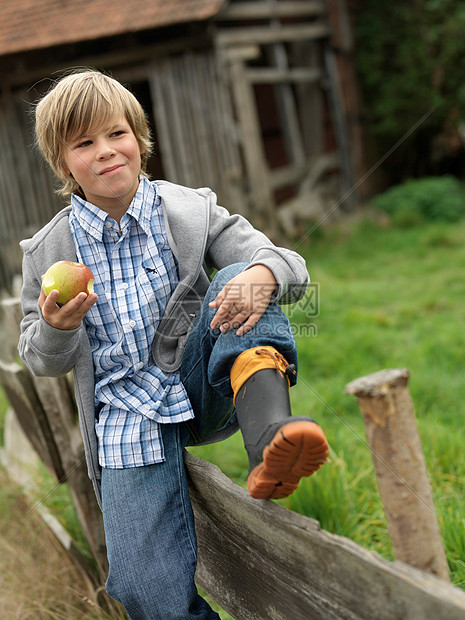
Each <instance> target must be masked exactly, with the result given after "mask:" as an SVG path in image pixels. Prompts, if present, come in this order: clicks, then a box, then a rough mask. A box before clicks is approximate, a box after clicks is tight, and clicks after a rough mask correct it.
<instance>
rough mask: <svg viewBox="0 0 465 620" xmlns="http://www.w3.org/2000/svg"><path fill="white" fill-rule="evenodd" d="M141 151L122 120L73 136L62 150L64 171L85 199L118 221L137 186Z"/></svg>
mask: <svg viewBox="0 0 465 620" xmlns="http://www.w3.org/2000/svg"><path fill="white" fill-rule="evenodd" d="M140 156H141V148H140V146H139V144H138V142H137V139H136V137H135V135H134V133H133V131H132V129H131V127H130V125H129V123H128V122H127V120H126V119H125V118H124V117H123V118H120V119H116V122H111V123H110V124H108V125H105V126H103V127H101V128H99V129H97V130H96V131H93V132H89V133H88V134H85V135H78V136H74V137H73V138H72V139H71V141H70V142H69V144H68V147H67V148H66V151H65V162H66V171H67V173H68V174H72V175H73V177H74V179H75V181H76V182H77V183H78V184H79V185H80V186H81V189H82V191H83V192H84V194H85V197H86V200H88V201H89V202H91V203H92V204H95V205H97V206H98V207H100V208H101V209H103V210H104V211H107V212H108V213H109V214H110V215H111V216H112V217H113V218H114V219H116V220H117V221H119V220H120V219H121V217H122V216H123V215H124V213H125V212H126V210H127V208H128V207H129V205H130V204H131V200H132V199H133V198H134V195H135V193H136V191H137V187H138V185H139V172H140V168H141V157H140Z"/></svg>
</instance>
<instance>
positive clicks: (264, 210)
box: [230, 59, 276, 236]
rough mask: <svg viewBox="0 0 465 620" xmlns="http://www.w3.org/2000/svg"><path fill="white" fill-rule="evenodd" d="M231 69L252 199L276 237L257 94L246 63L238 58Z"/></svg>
mask: <svg viewBox="0 0 465 620" xmlns="http://www.w3.org/2000/svg"><path fill="white" fill-rule="evenodd" d="M230 67H231V77H232V84H231V85H232V88H233V96H234V102H235V107H236V112H237V116H238V119H239V124H240V129H241V138H242V149H243V153H244V159H245V165H246V172H247V177H248V181H249V187H250V196H251V199H252V204H253V209H254V212H255V213H256V217H255V221H256V224H257V225H258V226H261V227H262V230H264V231H266V232H267V233H268V234H269V235H271V236H273V233H274V232H275V230H276V220H275V214H274V211H273V206H274V200H273V196H272V193H271V187H270V183H269V177H268V169H267V165H266V160H265V152H264V147H263V141H262V138H261V134H260V121H259V119H258V114H257V108H256V104H255V99H254V93H253V90H252V87H251V85H250V83H249V82H248V81H247V77H246V75H245V67H244V63H243V62H242V61H240V60H237V59H234V60H231V63H230Z"/></svg>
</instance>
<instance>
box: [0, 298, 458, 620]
mask: <svg viewBox="0 0 465 620" xmlns="http://www.w3.org/2000/svg"><path fill="white" fill-rule="evenodd" d="M3 310H4V314H5V316H4V324H3V327H2V341H3V344H4V345H5V344H6V339H7V336H9V337H10V338H11V342H10V346H9V347H8V346H5V353H4V354H3V357H4V358H5V357H8V355H10V358H9V359H5V361H1V362H0V383H1V385H2V386H3V388H4V389H5V392H6V393H7V395H8V398H9V400H10V403H11V406H12V409H13V410H14V414H15V416H16V418H17V420H18V422H19V424H20V425H21V427H22V429H23V431H24V433H25V434H26V435H27V437H28V438H29V440H30V442H31V443H32V445H33V446H34V449H35V450H36V451H37V453H38V454H39V456H40V458H41V459H42V460H43V462H44V463H46V464H47V466H48V468H49V470H50V471H52V473H54V475H55V477H56V479H57V480H58V481H59V482H63V481H66V482H67V483H68V484H69V487H70V490H71V495H72V497H73V501H74V503H75V506H76V511H77V514H78V516H79V519H80V522H81V524H82V527H83V531H84V534H85V536H86V538H87V540H88V543H89V548H90V549H91V551H92V554H93V556H94V558H95V560H96V565H97V570H95V569H93V568H92V567H91V566H90V564H89V563H88V562H86V561H85V560H84V561H83V558H82V557H81V556H80V554H79V552H77V550H76V549H75V547H74V546H73V545H70V544H69V540H67V541H66V542H65V546H67V550H68V551H69V552H70V553H71V557H72V558H73V560H74V561H75V562H76V563H77V565H78V566H79V568H80V569H81V570H82V571H84V572H85V573H86V574H87V576H88V579H89V582H91V583H92V584H93V587H94V590H95V591H97V590H98V589H99V587H100V586H101V584H102V583H103V580H104V579H105V574H106V556H105V545H104V537H103V528H102V523H101V515H100V512H99V509H98V507H97V504H96V500H95V497H94V495H93V491H92V488H91V483H90V481H89V479H88V478H87V475H86V473H85V471H84V469H85V465H84V461H83V450H82V442H81V440H80V436H79V433H78V423H77V418H76V410H75V406H74V402H73V398H72V393H71V391H70V389H69V384H68V382H67V379H66V378H61V379H56V378H53V379H49V378H34V377H32V376H31V374H30V373H29V371H28V370H26V369H25V368H24V367H22V366H20V365H19V364H17V363H16V362H15V361H14V360H13V359H12V357H11V356H12V354H13V351H14V343H15V342H16V338H17V332H18V324H17V321H18V315H19V306H18V302H17V300H16V301H14V300H9V301H7V302H5V303H4V304H3ZM3 336H4V337H3ZM407 377H408V373H406V371H403V370H401V371H397V370H396V371H389V372H382V373H375V374H374V375H371V376H369V377H365V378H362V379H360V380H357V381H356V382H354V383H352V384H350V385H349V386H347V391H348V393H351V394H355V395H356V396H357V398H358V399H359V401H360V404H361V407H362V413H363V415H364V419H365V420H366V421H367V420H368V426H367V436H368V439H369V440H370V438H374V443H373V444H372V451H373V454H374V459H375V464H376V465H377V470H378V473H379V472H380V471H381V470H382V467H383V466H385V465H386V459H391V457H392V448H393V446H394V445H395V446H397V452H398V453H399V454H400V461H402V460H404V461H405V459H406V461H405V463H404V468H402V467H403V465H402V463H401V462H400V461H399V462H398V463H395V464H394V466H391V467H387V468H386V467H385V469H387V470H388V472H390V473H391V474H392V473H393V472H394V473H395V475H396V479H397V482H398V483H399V480H400V481H401V482H402V488H404V489H409V488H410V489H416V488H417V485H420V486H419V487H418V489H419V492H418V493H416V494H414V495H418V496H420V494H421V499H422V500H423V501H426V502H427V503H428V504H429V507H430V508H432V499H431V497H430V495H429V482H428V480H427V477H426V469H425V468H424V461H422V459H421V458H420V459H419V460H418V454H417V448H418V447H419V444H418V445H417V446H416V445H415V441H416V439H415V436H416V426H415V423H414V420H413V421H412V415H413V409H412V407H411V401H410V399H409V395H408V389H407ZM10 415H11V414H10ZM370 424H371V426H370ZM406 428H408V429H409V430H408V433H409V435H408V437H409V442H408V450H407V452H408V454H403V453H402V445H403V444H405V443H406V442H405V441H404V439H405V432H406ZM383 435H384V438H383ZM412 437H413V438H414V439H413V441H412ZM386 441H387V444H386V446H385V447H384V448H383V445H384V443H385V442H386ZM397 441H400V444H397V443H396V442H397ZM412 446H413V448H412ZM420 452H421V448H420ZM411 458H413V459H414V468H413V469H414V471H411V469H412V467H411V466H410V465H411V464H410V465H409V462H408V461H409V459H411ZM185 462H186V467H187V472H188V479H189V488H190V493H191V499H192V503H193V506H194V512H195V518H196V528H197V535H198V542H199V567H198V572H197V583H198V584H199V585H200V586H201V587H202V588H203V589H204V590H205V591H206V592H208V593H209V594H210V595H211V596H212V597H213V598H214V599H215V600H216V601H217V602H218V603H219V604H220V605H221V606H222V607H223V608H224V609H225V610H227V611H228V612H229V613H230V614H231V615H232V616H233V617H234V618H235V619H236V620H268V619H271V618H273V619H276V620H279V619H281V620H290V619H291V618H297V619H299V620H300V619H304V618H305V619H306V620H307V619H308V620H320V619H321V620H323V619H325V620H345V619H347V620H358V619H366V620H373V618H376V619H377V620H384V619H385V620H392V619H393V618H399V619H402V620H420V619H421V620H428V619H431V620H433V619H434V620H441V619H446V618H447V619H448V620H460V619H461V620H465V593H464V592H463V591H462V590H459V589H458V588H455V587H453V586H451V585H450V583H448V581H447V579H448V574H447V567H446V565H445V563H444V562H445V556H444V549H443V547H442V542H441V540H440V537H439V534H438V529H437V520H436V516H435V513H434V510H432V511H430V512H431V514H430V515H429V516H428V519H427V522H423V523H421V524H420V525H421V527H420V528H419V527H418V525H419V524H418V523H412V522H411V513H410V511H411V510H412V509H413V510H415V506H414V503H413V504H412V503H411V502H409V501H405V497H404V501H403V502H401V503H400V504H397V506H396V508H395V510H391V505H390V501H391V500H390V492H389V490H388V491H386V488H388V489H389V484H390V482H389V473H388V474H386V472H382V476H384V477H385V480H384V482H383V483H381V484H380V490H381V493H382V496H383V500H384V502H385V506H386V514H387V516H388V522H389V527H390V531H391V532H393V531H395V530H396V527H397V526H398V525H399V523H401V524H402V527H397V532H396V536H397V539H396V540H397V543H395V544H394V549H395V551H396V549H401V550H402V549H403V548H405V547H407V549H408V553H407V555H406V557H405V558H404V560H406V561H408V562H409V563H411V564H414V565H415V566H416V567H415V566H409V565H408V564H407V563H406V561H400V560H396V561H394V562H389V561H387V560H385V559H383V558H381V557H380V556H379V555H377V554H375V553H372V552H369V551H367V550H365V549H363V548H362V547H360V546H358V545H356V544H355V543H353V542H352V541H350V540H348V539H346V538H343V537H340V536H336V535H333V534H330V533H328V532H325V531H322V530H321V529H320V526H319V524H318V522H317V521H315V520H313V519H309V518H307V517H303V516H301V515H298V514H295V513H293V512H290V511H289V510H287V509H285V508H283V507H282V506H279V505H277V504H274V503H273V502H270V501H266V500H254V499H252V498H250V497H249V495H248V493H247V491H245V490H244V489H242V488H240V487H239V486H237V485H236V484H234V483H233V482H232V481H231V480H229V479H228V478H227V477H226V476H225V475H224V474H222V473H221V471H220V470H219V469H218V468H217V467H216V466H214V465H211V464H209V463H206V462H204V461H202V460H200V459H198V458H195V457H193V456H192V455H190V454H186V457H185ZM386 476H387V477H386ZM412 476H413V477H412ZM421 485H423V486H421ZM396 495H398V493H396ZM414 501H415V500H414ZM423 512H425V511H423ZM48 520H49V522H50V518H49V517H48ZM52 522H53V519H52ZM56 533H57V535H58V537H59V538H60V537H61V539H63V536H62V534H60V532H59V531H58V530H57V532H56ZM415 536H417V537H419V538H420V539H421V543H420V544H419V543H418V542H415ZM425 536H426V537H427V544H425ZM409 540H411V541H414V544H413V545H412V544H410V545H409V544H407V543H405V541H407V542H408V541H409ZM402 541H404V542H403V543H402ZM417 541H418V538H417ZM415 547H422V548H426V550H427V553H426V554H424V553H423V552H421V553H420V554H418V553H415ZM70 550H71V551H70ZM420 551H421V550H420ZM396 553H397V551H396ZM419 567H421V568H423V569H424V570H420V568H419ZM444 567H445V568H444ZM437 575H441V577H442V578H439V577H438V576H437ZM106 605H107V606H108V605H109V603H108V601H106ZM115 613H116V612H115ZM118 613H119V612H118Z"/></svg>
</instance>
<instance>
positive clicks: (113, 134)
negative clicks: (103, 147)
mask: <svg viewBox="0 0 465 620" xmlns="http://www.w3.org/2000/svg"><path fill="white" fill-rule="evenodd" d="M123 133H124V131H123V130H122V129H117V130H116V131H114V132H113V133H112V134H111V135H112V136H116V137H117V136H122V135H123Z"/></svg>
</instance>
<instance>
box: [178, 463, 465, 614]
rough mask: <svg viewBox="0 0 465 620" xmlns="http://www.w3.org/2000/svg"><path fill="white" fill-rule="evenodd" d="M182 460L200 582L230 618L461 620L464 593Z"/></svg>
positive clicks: (464, 611)
mask: <svg viewBox="0 0 465 620" xmlns="http://www.w3.org/2000/svg"><path fill="white" fill-rule="evenodd" d="M185 462H186V466H187V472H188V478H189V488H190V493H191V499H192V503H193V506H194V512H195V518H196V529H197V536H198V543H199V568H198V572H197V582H198V583H199V585H200V586H201V587H202V588H204V589H205V590H206V591H207V592H208V593H209V594H210V595H211V596H212V597H213V598H214V599H215V600H216V601H218V603H219V604H220V605H221V606H222V607H223V608H224V609H226V610H227V611H228V612H229V613H230V614H231V615H232V616H233V617H234V618H235V619H236V620H263V618H273V619H274V620H289V619H290V618H299V619H300V618H305V620H373V619H374V618H376V620H393V618H402V620H419V619H421V620H437V619H438V618H441V619H442V618H447V619H448V620H464V618H465V593H464V592H462V591H461V590H459V589H458V588H454V587H453V586H451V585H450V584H448V583H446V582H444V581H443V580H441V579H438V578H436V577H434V576H432V575H429V574H428V573H423V572H421V571H419V570H417V569H414V568H412V567H409V566H407V565H406V564H403V563H402V562H388V561H387V560H384V559H383V558H381V557H380V556H379V555H377V554H375V553H372V552H369V551H367V550H365V549H363V548H362V547H359V546H358V545H356V544H355V543H353V542H352V541H350V540H348V539H346V538H343V537H340V536H335V535H333V534H330V533H328V532H325V531H322V530H321V529H320V526H319V524H318V522H317V521H315V520H313V519H308V518H306V517H303V516H301V515H298V514H295V513H293V512H290V511H288V510H286V509H285V508H283V507H282V506H279V505H278V504H275V503H273V502H270V501H266V500H254V499H252V498H250V497H249V495H248V493H247V491H245V490H244V489H242V488H240V487H238V486H237V485H235V484H234V483H233V482H231V480H229V479H228V478H227V477H226V476H225V475H224V474H222V473H221V471H220V470H219V469H218V468H217V467H216V466H214V465H211V464H210V463H205V462H204V461H201V460H200V459H198V458H196V457H194V456H192V455H191V454H186V456H185Z"/></svg>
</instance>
